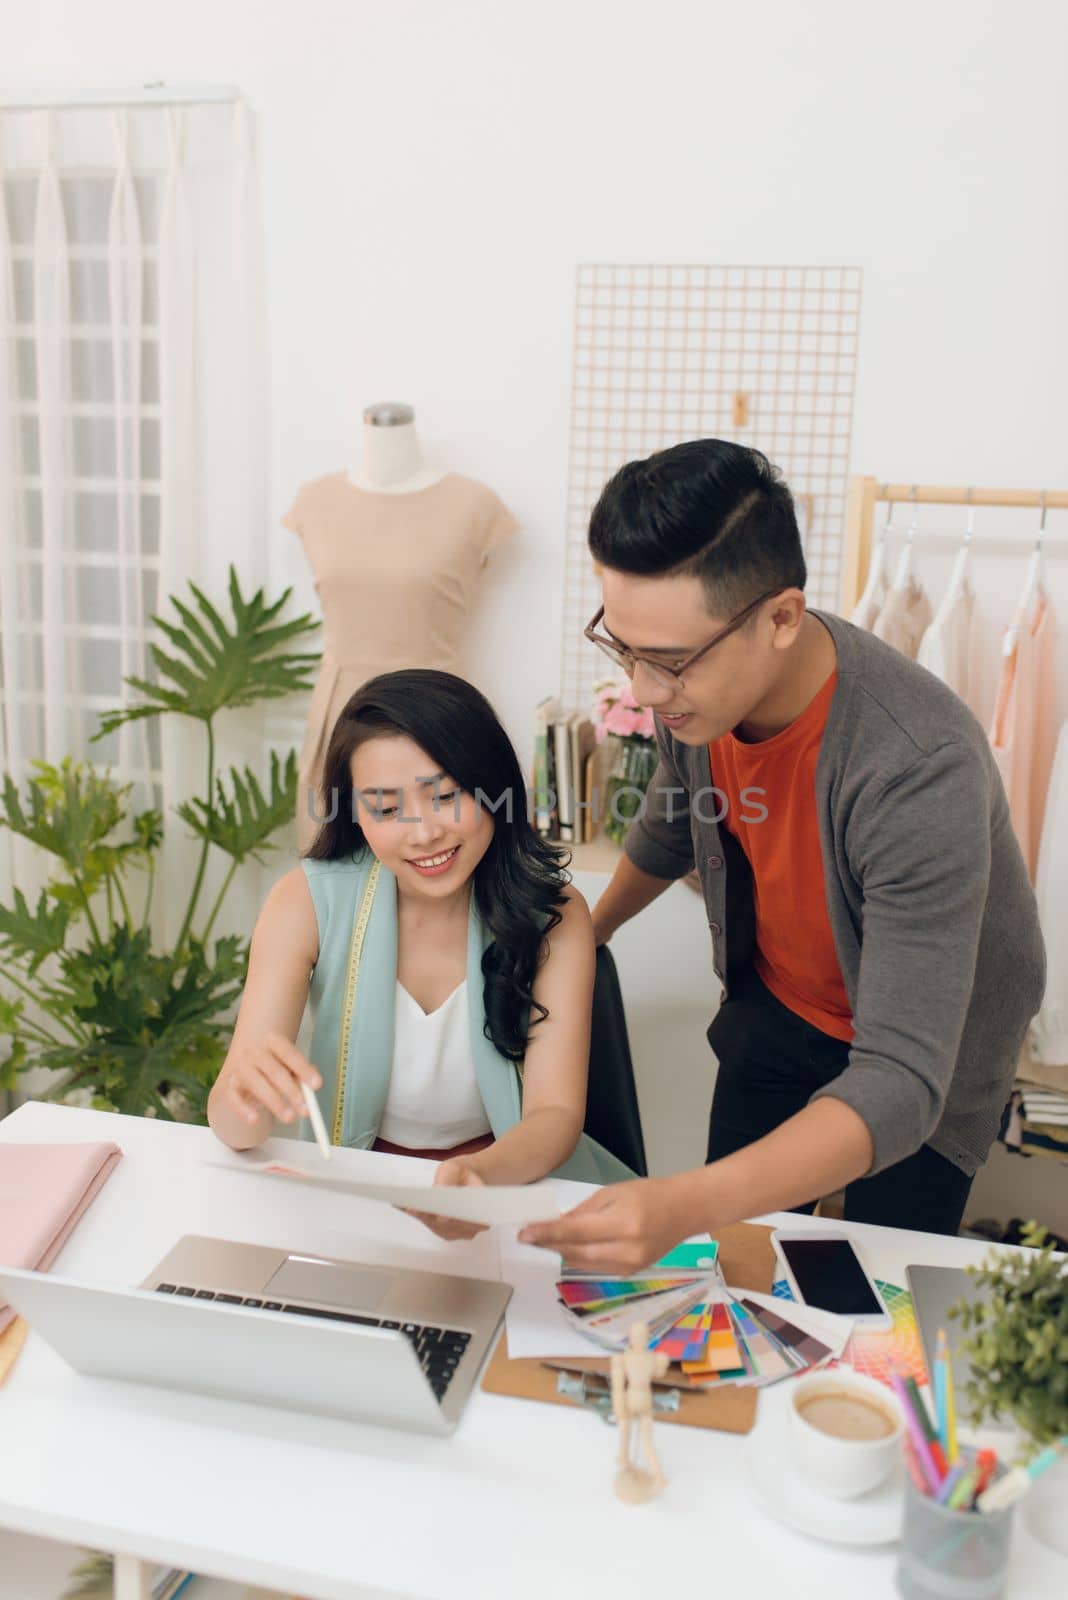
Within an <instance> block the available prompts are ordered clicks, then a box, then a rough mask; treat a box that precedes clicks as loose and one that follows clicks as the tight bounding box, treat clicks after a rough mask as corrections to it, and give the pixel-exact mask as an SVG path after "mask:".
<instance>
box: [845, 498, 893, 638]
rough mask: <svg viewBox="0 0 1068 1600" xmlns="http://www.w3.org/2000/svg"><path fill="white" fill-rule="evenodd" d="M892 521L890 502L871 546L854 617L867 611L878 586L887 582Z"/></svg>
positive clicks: (872, 602) (854, 608) (873, 600)
mask: <svg viewBox="0 0 1068 1600" xmlns="http://www.w3.org/2000/svg"><path fill="white" fill-rule="evenodd" d="M893 520H894V502H893V501H892V500H891V501H890V504H889V507H888V508H887V512H886V521H885V522H884V523H883V525H882V527H881V528H880V529H879V532H878V533H877V534H876V536H875V543H874V545H873V546H872V552H871V560H870V561H869V562H868V577H867V581H866V583H865V585H864V593H863V594H862V595H861V597H860V599H859V600H858V601H857V603H856V605H855V606H854V607H853V613H854V615H857V614H858V613H863V612H865V611H867V609H868V607H869V606H871V605H873V604H874V602H875V596H876V594H877V592H878V590H879V587H880V585H884V584H885V583H886V582H887V578H888V573H887V570H886V551H887V541H888V539H889V537H890V524H891V523H892V522H893Z"/></svg>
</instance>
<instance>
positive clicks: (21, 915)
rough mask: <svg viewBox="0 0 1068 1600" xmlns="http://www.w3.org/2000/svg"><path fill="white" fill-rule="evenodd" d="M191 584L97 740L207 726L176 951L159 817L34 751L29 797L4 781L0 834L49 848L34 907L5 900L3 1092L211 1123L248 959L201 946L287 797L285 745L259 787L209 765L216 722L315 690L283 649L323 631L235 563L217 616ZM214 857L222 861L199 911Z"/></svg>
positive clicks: (1, 939) (218, 944)
mask: <svg viewBox="0 0 1068 1600" xmlns="http://www.w3.org/2000/svg"><path fill="white" fill-rule="evenodd" d="M189 588H190V591H191V594H192V603H191V604H185V603H183V602H182V601H181V600H178V599H175V598H174V597H173V596H172V597H171V600H170V604H171V606H172V607H173V608H174V611H175V612H176V614H177V617H178V621H177V622H172V621H167V620H165V619H163V618H161V617H155V618H153V621H154V622H155V623H156V624H157V626H158V627H159V628H160V630H161V632H162V633H163V635H164V636H165V638H166V639H167V640H168V641H169V642H170V644H171V646H173V653H169V652H167V651H165V650H164V649H162V648H161V647H160V646H158V645H153V646H152V658H153V661H154V663H155V667H156V672H157V674H158V682H155V683H150V682H147V681H145V680H142V679H135V678H130V679H127V682H129V683H130V684H132V685H133V687H134V688H136V689H138V690H139V691H140V693H141V696H142V700H141V703H139V704H138V705H135V706H131V707H127V708H123V709H121V710H116V711H111V712H107V713H105V714H104V715H103V716H102V717H101V719H100V728H99V730H98V732H97V734H96V735H94V737H95V738H97V739H100V738H103V737H105V735H107V734H109V733H111V732H113V731H114V730H115V729H116V728H119V727H120V726H121V725H122V724H123V723H124V722H132V721H135V720H139V719H141V718H144V717H160V716H184V717H191V718H193V719H194V720H196V721H198V722H200V723H201V724H202V726H203V728H204V735H205V761H206V774H205V784H204V791H203V794H202V795H200V796H199V797H197V798H195V799H193V800H192V801H190V802H188V803H187V804H184V805H181V806H179V807H177V808H176V814H177V816H178V817H179V818H180V820H181V821H182V822H183V823H184V824H185V826H186V828H187V829H188V830H189V832H190V833H191V834H192V835H193V837H194V838H195V839H197V840H198V841H199V843H200V850H199V852H198V857H197V866H196V869H195V872H194V875H193V880H192V883H191V885H190V888H189V893H188V899H187V902H186V905H185V909H184V913H183V916H182V921H181V926H180V930H179V932H178V935H177V937H176V939H175V941H174V945H173V947H172V948H170V949H165V950H161V949H158V948H156V947H155V945H154V943H153V939H152V933H151V925H150V919H151V910H152V896H153V885H154V882H155V869H156V860H157V857H158V854H159V851H160V848H161V846H162V843H163V837H164V833H163V829H164V820H163V818H162V816H161V815H160V814H159V812H158V811H154V810H147V811H142V812H139V813H137V814H135V815H133V816H131V815H130V805H129V800H130V795H131V792H132V786H131V785H130V784H122V783H118V782H116V781H115V780H114V779H113V777H112V776H111V774H110V772H108V771H104V772H101V771H99V770H97V769H96V768H94V767H92V766H90V765H89V764H87V763H84V762H74V761H72V760H69V759H68V760H65V761H63V762H61V763H60V764H59V765H58V766H55V765H50V764H48V763H46V762H35V763H34V764H33V767H32V776H31V777H30V779H29V781H28V783H27V785H26V787H25V792H24V793H20V792H19V790H18V788H17V786H16V785H15V783H14V781H13V780H12V778H11V777H10V775H5V776H4V780H3V785H2V789H0V827H2V828H8V829H10V831H11V832H12V833H15V834H17V835H18V836H19V837H20V838H23V839H26V840H28V841H29V843H30V844H32V845H33V846H34V847H35V848H36V849H38V850H40V851H42V852H43V853H44V854H45V855H46V856H48V857H49V858H50V862H51V871H52V876H51V877H50V878H49V881H48V883H47V884H46V886H45V888H44V889H43V890H42V891H41V892H40V894H39V895H38V898H37V903H36V905H32V904H31V903H30V901H29V900H28V899H27V897H26V895H25V894H24V893H23V892H22V891H21V890H20V889H18V888H16V889H15V890H14V893H13V898H12V903H11V904H10V905H0V1088H14V1086H15V1083H16V1079H17V1075H18V1073H19V1072H22V1071H27V1070H29V1069H30V1068H31V1067H43V1068H45V1069H47V1070H48V1071H50V1072H52V1073H54V1074H55V1075H56V1077H55V1081H54V1082H53V1083H52V1084H50V1085H49V1087H48V1088H47V1089H46V1090H45V1091H44V1093H43V1094H42V1095H41V1098H43V1099H53V1100H63V1099H66V1098H70V1097H72V1096H74V1095H75V1094H76V1093H77V1095H78V1097H79V1098H82V1099H84V1098H86V1096H88V1099H89V1103H90V1104H91V1105H93V1106H97V1107H99V1108H101V1109H104V1110H116V1111H124V1112H128V1113H132V1114H149V1115H156V1116H160V1117H166V1118H173V1117H174V1116H175V1114H176V1111H177V1110H179V1109H180V1111H181V1113H182V1114H183V1115H184V1116H186V1117H189V1118H192V1119H194V1120H203V1118H204V1116H205V1113H206V1105H207V1096H208V1090H209V1089H210V1088H211V1085H212V1083H214V1081H215V1077H216V1074H217V1073H218V1070H219V1067H220V1066H221V1064H222V1060H223V1057H224V1056H225V1053H226V1047H227V1040H228V1036H229V1018H230V1015H231V1014H232V1009H233V1005H234V1003H235V1002H236V1000H237V997H238V995H239V994H240V991H241V985H242V983H243V982H244V976H245V970H246V967H247V960H248V944H247V941H246V940H244V939H241V938H238V937H234V936H226V937H224V938H218V939H216V940H215V941H214V944H212V943H211V942H210V941H211V933H212V929H213V928H214V926H215V922H216V920H217V918H218V915H219V911H220V909H221V907H222V905H223V903H224V901H225V898H226V894H227V891H228V890H229V888H230V885H231V883H232V882H233V878H234V874H235V873H236V872H237V870H238V868H239V867H240V866H241V865H242V864H243V863H244V862H246V861H250V860H254V861H262V860H263V859H264V855H265V852H267V851H269V850H271V849H273V848H274V846H273V845H272V843H271V836H272V835H273V834H274V833H275V831H276V830H277V829H278V828H279V827H280V826H282V825H284V824H285V823H286V822H288V821H289V820H290V819H291V818H292V816H293V814H294V811H295V809H296V802H297V769H296V756H295V753H294V752H293V751H290V752H289V755H288V757H287V759H286V760H285V762H284V763H283V762H281V761H279V759H278V757H277V755H274V754H272V757H271V763H270V775H269V778H268V780H267V782H266V785H265V786H264V785H261V783H260V782H259V780H258V779H257V778H256V776H255V775H254V774H253V773H252V772H251V771H250V770H249V768H248V767H244V768H243V769H241V770H239V769H238V768H236V767H232V766H231V767H229V768H228V769H227V770H226V772H225V773H220V772H218V771H217V770H216V744H217V734H216V719H217V717H218V716H219V713H220V712H222V711H224V710H232V709H234V708H235V707H245V706H250V705H254V704H256V703H257V702H258V701H262V700H274V699H279V698H281V697H283V696H285V695H289V694H293V693H295V692H297V691H300V690H305V689H308V688H310V687H311V677H310V675H309V674H310V671H311V668H312V666H313V664H314V663H315V662H317V660H318V656H317V654H315V653H311V652H304V651H299V650H293V649H292V648H291V647H292V646H293V645H294V644H295V643H296V642H297V641H299V640H302V639H303V638H305V637H306V636H307V635H308V634H309V633H311V632H313V631H314V630H315V629H316V628H317V627H318V624H317V623H316V622H315V621H314V619H313V618H312V617H311V616H309V615H303V616H299V617H295V618H292V619H290V620H288V621H283V620H280V614H281V612H282V611H283V610H284V608H285V606H286V603H287V601H288V599H289V594H290V591H289V590H288V589H287V590H286V592H285V593H284V594H283V595H282V597H281V599H279V600H277V601H275V602H274V603H273V604H268V603H267V602H266V601H265V600H264V597H263V591H262V590H259V591H257V592H256V593H255V594H254V595H252V596H251V597H250V598H248V599H246V598H245V596H244V595H243V594H242V593H241V588H240V585H239V584H238V581H237V575H236V573H235V572H234V570H233V568H231V569H230V584H229V598H230V611H231V613H232V615H231V617H230V618H228V619H226V620H224V619H223V617H222V616H220V614H219V612H218V611H217V610H216V609H215V607H214V606H213V605H212V604H211V602H210V601H209V600H208V599H207V597H206V596H205V595H204V594H203V593H202V592H201V590H200V589H198V588H197V587H196V586H195V585H194V584H190V585H189ZM213 851H215V852H218V853H219V854H221V855H222V856H223V857H225V858H226V859H227V861H228V865H227V868H226V872H225V875H224V877H223V881H222V884H221V886H220V888H219V890H218V893H217V894H216V895H215V897H214V899H213V901H212V903H211V905H210V906H207V907H205V906H203V905H202V898H203V889H204V881H205V874H206V872H207V866H208V861H209V858H210V857H211V854H212V852H213ZM135 878H136V879H139V880H141V882H140V883H139V884H138V885H137V887H139V888H140V889H141V891H142V892H141V893H140V895H139V896H135V893H134V888H135V884H134V880H135ZM135 898H137V899H138V900H139V915H137V916H135V915H134V913H133V911H132V910H131V903H132V901H133V900H134V899H135ZM5 1046H6V1053H5Z"/></svg>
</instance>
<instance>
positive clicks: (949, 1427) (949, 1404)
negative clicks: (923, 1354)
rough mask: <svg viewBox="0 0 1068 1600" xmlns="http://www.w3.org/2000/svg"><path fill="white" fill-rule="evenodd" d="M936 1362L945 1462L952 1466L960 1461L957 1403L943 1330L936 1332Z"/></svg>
mask: <svg viewBox="0 0 1068 1600" xmlns="http://www.w3.org/2000/svg"><path fill="white" fill-rule="evenodd" d="M938 1360H939V1363H940V1364H941V1367H942V1399H943V1406H944V1408H945V1424H946V1432H945V1447H946V1460H947V1461H948V1462H949V1464H950V1465H951V1466H952V1465H953V1464H954V1463H955V1462H957V1461H959V1460H960V1450H959V1448H958V1446H957V1401H956V1396H955V1394H954V1392H953V1364H952V1362H951V1361H950V1358H949V1346H948V1345H947V1343H946V1335H945V1330H944V1329H942V1328H940V1329H939V1330H938Z"/></svg>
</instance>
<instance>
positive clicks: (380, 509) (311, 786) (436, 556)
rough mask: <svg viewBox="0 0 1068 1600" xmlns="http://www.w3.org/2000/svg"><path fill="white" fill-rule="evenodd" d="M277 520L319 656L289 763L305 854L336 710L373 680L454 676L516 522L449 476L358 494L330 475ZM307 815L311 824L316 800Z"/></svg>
mask: <svg viewBox="0 0 1068 1600" xmlns="http://www.w3.org/2000/svg"><path fill="white" fill-rule="evenodd" d="M282 523H283V526H284V527H286V528H289V529H290V531H291V532H293V533H295V534H297V535H298V537H299V538H300V541H301V543H302V544H303V546H304V553H305V555H306V556H307V558H308V564H309V565H310V567H311V569H312V572H313V574H314V576H315V588H316V591H317V593H318V595H319V602H320V605H321V606H322V610H323V659H322V664H321V666H320V669H319V677H318V681H317V682H316V685H315V689H314V691H313V693H312V698H311V705H310V707H309V711H308V725H307V731H306V733H305V738H304V744H303V747H302V749H301V755H300V799H299V801H298V805H297V836H298V840H299V844H300V849H301V850H302V851H304V850H306V849H307V848H308V846H309V845H310V844H311V842H312V840H313V839H314V837H315V834H316V831H317V823H316V822H315V820H314V818H313V817H312V816H311V815H310V814H309V813H310V807H309V804H308V798H307V797H308V793H309V790H310V791H312V793H313V794H316V795H317V794H318V788H319V781H320V777H321V772H322V763H323V757H324V755H325V753H326V745H327V741H328V739H329V737H330V733H331V730H332V729H333V726H334V723H335V722H336V721H337V718H338V716H339V714H340V712H341V710H342V708H343V706H344V705H345V702H346V701H347V700H348V699H349V697H350V696H351V695H352V694H353V693H355V691H356V690H357V689H358V688H359V687H360V685H361V684H363V683H366V682H367V680H368V678H373V677H375V676H376V674H378V673H380V672H392V671H395V670H396V669H397V668H399V667H438V668H440V669H441V670H442V671H446V672H459V671H461V670H462V667H461V646H462V642H463V637H464V624H465V621H466V618H467V613H468V610H469V608H470V606H471V603H472V600H473V598H474V593H475V588H476V585H477V582H478V576H479V572H480V570H481V568H482V566H483V565H484V564H485V561H486V558H487V556H488V555H489V552H490V551H491V550H492V549H493V548H494V546H495V545H498V544H500V543H502V542H503V541H504V540H505V539H507V538H508V537H509V536H510V535H511V534H513V533H514V532H515V531H516V528H517V527H518V524H517V523H516V521H515V518H514V517H513V516H512V515H511V513H510V512H509V511H508V510H507V509H506V507H505V506H504V505H503V504H502V503H501V501H500V500H499V499H498V497H497V495H496V494H494V492H493V490H492V489H490V488H487V486H486V485H485V484H482V483H477V482H476V481H475V480H474V479H473V478H466V477H463V476H462V475H461V474H460V473H458V472H450V473H447V474H446V475H445V477H443V478H441V479H440V480H439V481H438V482H437V483H433V484H430V485H429V487H427V488H425V489H418V490H415V491H413V492H412V493H411V494H388V493H376V492H373V491H370V490H367V489H357V488H356V487H355V486H354V485H353V484H352V483H350V482H349V479H348V476H347V474H346V473H344V472H334V473H331V474H330V475H329V476H328V477H325V478H317V479H315V481H314V482H312V483H306V484H305V485H304V486H303V487H302V488H301V489H300V490H298V492H297V496H296V498H295V500H294V501H293V504H292V505H291V506H290V508H289V510H288V511H287V513H286V515H285V516H284V517H283V518H282ZM315 809H316V810H317V811H318V812H319V813H320V815H322V809H323V808H322V804H321V802H320V803H318V804H316V806H315Z"/></svg>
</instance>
